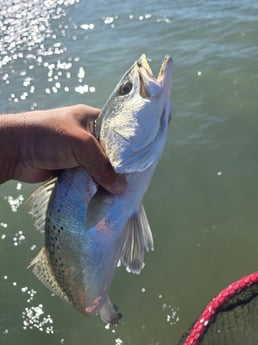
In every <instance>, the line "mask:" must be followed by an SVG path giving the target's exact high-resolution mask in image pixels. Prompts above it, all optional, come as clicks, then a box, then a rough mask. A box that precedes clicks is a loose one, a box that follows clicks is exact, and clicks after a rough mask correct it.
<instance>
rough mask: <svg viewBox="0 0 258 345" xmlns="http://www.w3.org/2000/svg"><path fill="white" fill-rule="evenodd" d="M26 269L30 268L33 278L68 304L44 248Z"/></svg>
mask: <svg viewBox="0 0 258 345" xmlns="http://www.w3.org/2000/svg"><path fill="white" fill-rule="evenodd" d="M28 268H32V272H33V273H34V274H35V276H36V277H37V278H38V279H39V280H40V281H41V282H42V283H43V284H44V285H45V286H46V287H47V288H48V289H49V290H51V291H52V292H53V293H54V294H55V295H57V296H58V297H60V298H62V299H63V300H65V301H66V302H68V303H70V301H69V299H68V297H67V296H66V294H65V293H64V291H63V290H62V289H61V288H60V286H59V285H58V283H57V281H56V278H55V275H54V272H53V270H52V268H51V263H50V260H49V257H48V254H47V251H46V248H45V247H42V249H41V250H40V252H39V253H38V254H37V256H36V257H35V258H34V259H33V260H32V261H31V263H30V264H29V266H28Z"/></svg>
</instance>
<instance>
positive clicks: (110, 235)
mask: <svg viewBox="0 0 258 345" xmlns="http://www.w3.org/2000/svg"><path fill="white" fill-rule="evenodd" d="M171 87H172V58H171V56H169V55H167V56H165V57H164V59H163V62H162V64H161V67H160V71H159V73H158V76H157V78H155V77H154V75H153V73H152V70H151V68H150V65H149V61H148V59H147V57H146V55H145V54H142V55H141V56H140V58H139V59H138V60H136V61H135V62H134V63H133V64H132V66H131V67H130V68H129V69H128V70H127V72H126V73H125V74H124V75H123V77H122V79H121V80H120V81H119V83H118V84H117V86H116V87H115V88H114V90H113V92H112V93H111V95H110V97H109V98H108V100H107V101H106V103H105V105H104V107H103V109H102V110H101V112H100V114H99V116H98V118H97V119H96V123H95V133H94V134H95V136H96V138H97V139H98V140H99V142H100V144H101V146H102V148H103V150H104V152H105V153H106V155H107V157H108V159H109V161H110V163H111V165H112V166H113V168H114V170H115V172H116V173H118V174H123V175H124V176H125V179H126V183H127V186H126V189H125V191H124V192H123V193H122V194H121V195H112V194H111V193H109V192H108V191H106V190H105V189H104V188H102V187H101V186H100V185H98V184H97V183H96V182H95V181H94V179H93V178H92V177H91V175H90V174H89V173H88V172H87V170H86V169H84V168H83V167H76V168H72V169H65V170H63V171H61V173H60V174H59V176H58V177H57V178H55V179H53V180H50V181H48V182H47V183H45V184H44V185H42V186H40V187H39V188H38V189H37V190H36V191H35V192H34V193H33V194H32V195H31V197H30V201H29V204H30V213H31V214H32V216H33V218H34V221H35V223H34V225H35V227H36V228H37V229H38V230H40V231H43V232H44V234H45V242H44V245H43V247H42V249H41V250H40V251H39V253H38V254H37V256H36V257H35V258H34V259H33V260H32V261H31V263H30V265H29V267H30V268H31V269H32V272H33V273H34V274H35V275H36V277H37V278H38V279H39V280H40V281H41V282H42V283H43V284H44V285H45V286H46V287H48V288H49V289H50V290H51V291H52V292H53V293H54V294H55V295H57V296H59V297H60V298H62V299H63V300H65V301H66V302H68V303H71V304H72V305H73V306H74V307H75V308H76V309H77V310H78V311H80V312H81V313H83V314H85V315H93V316H100V318H101V319H102V320H103V321H104V322H105V323H109V324H117V323H118V322H119V319H120V318H121V313H120V312H119V311H118V308H117V307H116V305H115V304H113V302H112V301H111V299H110V297H109V290H110V287H111V282H112V280H113V277H114V274H115V272H116V268H117V266H118V265H119V264H121V265H123V266H125V267H126V269H127V270H128V271H130V272H132V273H135V274H139V273H140V272H141V270H142V268H143V266H144V252H145V250H146V251H151V250H154V244H153V236H152V232H151V229H150V225H149V222H148V219H147V216H146V213H145V210H144V207H143V205H142V200H143V197H144V194H145V192H146V191H147V189H148V186H149V184H150V182H151V179H152V176H153V173H154V171H155V169H156V166H157V163H158V160H159V158H160V157H161V155H162V151H163V148H164V145H165V142H166V137H167V132H168V125H169V122H170V118H171V101H170V98H171Z"/></svg>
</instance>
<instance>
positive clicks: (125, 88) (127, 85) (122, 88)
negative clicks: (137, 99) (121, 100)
mask: <svg viewBox="0 0 258 345" xmlns="http://www.w3.org/2000/svg"><path fill="white" fill-rule="evenodd" d="M132 87H133V84H132V82H130V81H128V82H126V83H125V84H123V85H121V86H120V89H119V96H125V95H128V93H129V92H130V91H131V90H132Z"/></svg>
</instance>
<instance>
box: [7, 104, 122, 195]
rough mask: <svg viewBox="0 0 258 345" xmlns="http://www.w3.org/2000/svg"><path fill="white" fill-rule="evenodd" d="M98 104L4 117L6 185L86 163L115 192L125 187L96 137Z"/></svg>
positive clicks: (100, 181)
mask: <svg viewBox="0 0 258 345" xmlns="http://www.w3.org/2000/svg"><path fill="white" fill-rule="evenodd" d="M98 114H99V110H98V109H97V108H93V107H90V106H87V105H75V106H69V107H63V108H57V109H51V110H39V111H31V112H27V113H20V114H15V115H13V114H11V115H0V183H3V182H5V181H7V180H10V179H15V180H19V181H22V182H29V183H36V182H42V181H45V180H46V179H48V178H50V177H51V176H55V175H56V173H57V171H58V170H60V169H68V168H73V167H76V166H83V167H85V168H86V169H87V170H88V172H89V173H90V174H91V175H92V176H93V178H94V179H95V180H96V182H97V183H99V184H100V185H101V186H103V187H104V188H105V189H107V190H108V191H110V192H111V193H113V194H120V193H122V192H123V190H124V188H125V179H124V178H123V176H122V175H117V174H116V173H115V172H114V170H113V168H112V167H111V164H110V163H109V161H108V159H107V157H106V155H105V153H104V152H103V150H102V148H101V146H100V144H99V142H98V141H97V139H96V138H95V137H94V136H93V133H94V121H95V119H96V118H97V116H98Z"/></svg>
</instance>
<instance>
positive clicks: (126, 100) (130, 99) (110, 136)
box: [96, 54, 172, 174]
mask: <svg viewBox="0 0 258 345" xmlns="http://www.w3.org/2000/svg"><path fill="white" fill-rule="evenodd" d="M124 87H126V88H127V89H126V90H127V91H128V90H129V89H130V88H131V89H130V91H129V92H128V93H126V94H123V91H124ZM171 87H172V58H171V57H169V56H166V57H165V58H164V61H163V63H162V65H161V68H160V72H159V75H158V78H157V79H156V78H155V77H154V76H153V74H152V71H151V68H150V66H149V63H148V60H147V57H146V56H145V55H144V54H143V55H142V56H141V57H140V59H139V60H138V61H136V62H135V63H134V64H133V65H132V67H131V68H130V69H129V70H128V71H127V73H126V74H125V75H124V76H123V78H122V79H121V81H120V82H119V83H118V85H117V86H116V88H115V90H114V92H113V93H112V95H111V96H110V98H109V99H108V101H107V103H106V104H105V106H104V107H103V110H102V111H101V113H100V115H99V118H98V119H97V125H96V136H97V137H98V138H99V140H100V142H101V144H102V146H103V148H104V150H105V152H106V154H107V156H108V158H109V160H110V162H111V164H112V166H113V168H114V169H115V171H116V172H117V173H121V174H131V173H136V172H143V171H145V170H146V169H148V168H149V167H150V166H151V165H153V164H154V163H155V162H157V161H158V159H159V157H160V155H161V152H162V150H163V147H164V144H165V141H166V134H167V128H168V124H169V120H170V114H171V105H170V93H171ZM121 90H122V92H121Z"/></svg>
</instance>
